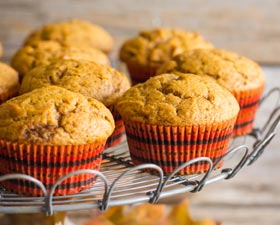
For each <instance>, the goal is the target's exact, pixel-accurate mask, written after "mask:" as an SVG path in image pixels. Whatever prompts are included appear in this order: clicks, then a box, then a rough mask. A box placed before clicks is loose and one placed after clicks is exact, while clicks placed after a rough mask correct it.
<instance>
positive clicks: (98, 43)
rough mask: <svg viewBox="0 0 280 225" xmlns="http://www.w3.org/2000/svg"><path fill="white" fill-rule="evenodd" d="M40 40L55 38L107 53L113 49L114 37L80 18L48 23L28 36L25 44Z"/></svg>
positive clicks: (54, 39)
mask: <svg viewBox="0 0 280 225" xmlns="http://www.w3.org/2000/svg"><path fill="white" fill-rule="evenodd" d="M39 40H53V41H56V42H58V43H60V44H61V45H63V46H76V47H81V46H85V47H91V48H97V49H99V50H101V51H103V52H105V53H109V52H110V51H111V50H112V49H113V38H112V36H111V35H110V34H109V33H108V32H107V31H105V30H104V29H103V28H102V27H100V26H98V25H96V24H92V23H90V22H87V21H84V20H80V19H72V20H68V21H63V22H59V23H53V24H46V25H44V26H43V27H42V28H39V29H37V30H35V31H34V32H33V33H32V34H31V35H30V36H28V37H27V39H26V41H25V45H31V44H32V43H34V42H37V41H39Z"/></svg>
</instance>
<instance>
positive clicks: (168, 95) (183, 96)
mask: <svg viewBox="0 0 280 225" xmlns="http://www.w3.org/2000/svg"><path fill="white" fill-rule="evenodd" d="M116 107H117V110H118V111H119V112H120V114H121V116H122V117H123V118H124V120H128V121H134V122H142V123H148V124H155V125H165V126H186V125H207V124H213V123H217V122H225V121H227V120H229V119H234V118H236V116H237V114H238V112H239V105H238V103H237V101H236V99H235V98H234V96H233V95H232V94H231V93H230V92H229V91H228V90H226V89H225V88H223V87H222V86H220V85H219V84H217V82H215V80H214V79H212V78H210V77H207V76H205V77H202V76H197V75H193V74H180V75H179V74H162V75H158V76H155V77H152V78H150V79H149V80H147V81H146V82H145V83H141V84H138V85H136V86H133V87H132V88H130V89H129V90H128V91H127V92H125V93H124V95H123V96H122V97H121V98H120V99H119V101H118V102H117V104H116Z"/></svg>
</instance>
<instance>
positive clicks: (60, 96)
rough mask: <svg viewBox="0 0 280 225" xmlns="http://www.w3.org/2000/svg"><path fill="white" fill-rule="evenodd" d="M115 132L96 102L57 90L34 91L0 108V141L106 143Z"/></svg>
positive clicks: (76, 94)
mask: <svg viewBox="0 0 280 225" xmlns="http://www.w3.org/2000/svg"><path fill="white" fill-rule="evenodd" d="M113 130H114V120H113V117H112V114H111V113H110V111H109V110H108V109H107V108H106V107H105V106H104V105H103V104H102V103H101V102H99V101H97V100H95V99H93V98H88V97H85V96H83V95H81V94H78V93H74V92H71V91H68V90H66V89H64V88H60V87H56V86H48V87H44V88H39V89H36V90H34V91H32V92H29V93H27V94H24V95H21V96H18V97H15V98H13V99H10V100H8V101H7V102H5V103H3V104H2V105H0V139H3V140H6V141H12V142H18V143H25V144H42V145H69V144H71V145H72V144H87V143H93V142H96V141H104V140H106V139H107V138H108V137H109V136H110V135H111V133H112V132H113Z"/></svg>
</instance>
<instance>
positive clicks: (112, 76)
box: [20, 60, 130, 148]
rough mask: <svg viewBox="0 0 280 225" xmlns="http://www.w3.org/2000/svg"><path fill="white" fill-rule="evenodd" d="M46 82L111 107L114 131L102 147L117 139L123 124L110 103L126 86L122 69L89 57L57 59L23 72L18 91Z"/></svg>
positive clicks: (120, 138) (127, 85)
mask: <svg viewBox="0 0 280 225" xmlns="http://www.w3.org/2000/svg"><path fill="white" fill-rule="evenodd" d="M47 85H57V86H60V87H64V88H66V89H68V90H70V91H74V92H78V93H81V94H83V95H85V96H88V97H93V98H95V99H97V100H99V101H101V102H102V103H103V104H104V105H105V106H107V107H108V108H109V109H110V110H111V112H112V114H113V116H114V119H115V124H116V128H115V131H114V133H113V135H112V136H111V137H110V138H109V139H108V142H107V144H106V148H107V147H111V146H114V145H116V144H118V143H120V142H121V140H122V137H123V134H124V125H123V121H122V119H121V117H120V115H119V113H118V112H117V111H116V110H115V107H114V104H115V102H116V101H117V99H118V98H119V97H120V96H122V94H123V93H124V92H125V91H126V90H127V89H128V88H129V87H130V82H129V79H128V78H127V77H126V76H125V75H124V74H123V73H120V72H118V71H117V70H115V69H113V68H110V67H107V66H103V65H100V64H97V63H94V62H90V61H84V60H58V61H56V62H54V63H52V64H50V65H48V66H41V67H37V68H35V69H33V70H31V71H30V72H29V73H27V74H26V76H25V77H24V78H23V80H22V84H21V88H20V93H26V92H29V91H31V90H33V89H35V88H38V87H43V86H47Z"/></svg>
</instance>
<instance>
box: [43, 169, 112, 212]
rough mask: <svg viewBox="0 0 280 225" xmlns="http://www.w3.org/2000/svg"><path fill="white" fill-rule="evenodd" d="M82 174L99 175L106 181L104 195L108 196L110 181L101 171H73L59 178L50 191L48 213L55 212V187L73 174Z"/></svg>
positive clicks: (47, 203) (47, 200) (47, 202)
mask: <svg viewBox="0 0 280 225" xmlns="http://www.w3.org/2000/svg"><path fill="white" fill-rule="evenodd" d="M80 174H93V175H96V176H97V177H99V178H101V180H102V181H103V183H104V196H106V193H107V191H108V181H107V179H106V177H105V176H104V175H103V174H102V173H101V172H99V171H97V170H90V169H84V170H77V171H73V172H71V173H69V174H67V175H65V176H63V177H61V178H59V179H58V180H57V181H56V182H55V183H54V185H53V186H52V188H51V190H50V193H49V195H48V197H47V199H46V214H47V215H52V214H53V204H52V203H53V198H54V192H55V189H56V188H57V187H58V186H59V184H61V183H62V182H63V181H64V180H66V179H68V178H70V177H72V176H76V175H80ZM69 197H70V196H69ZM103 198H104V197H103Z"/></svg>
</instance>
